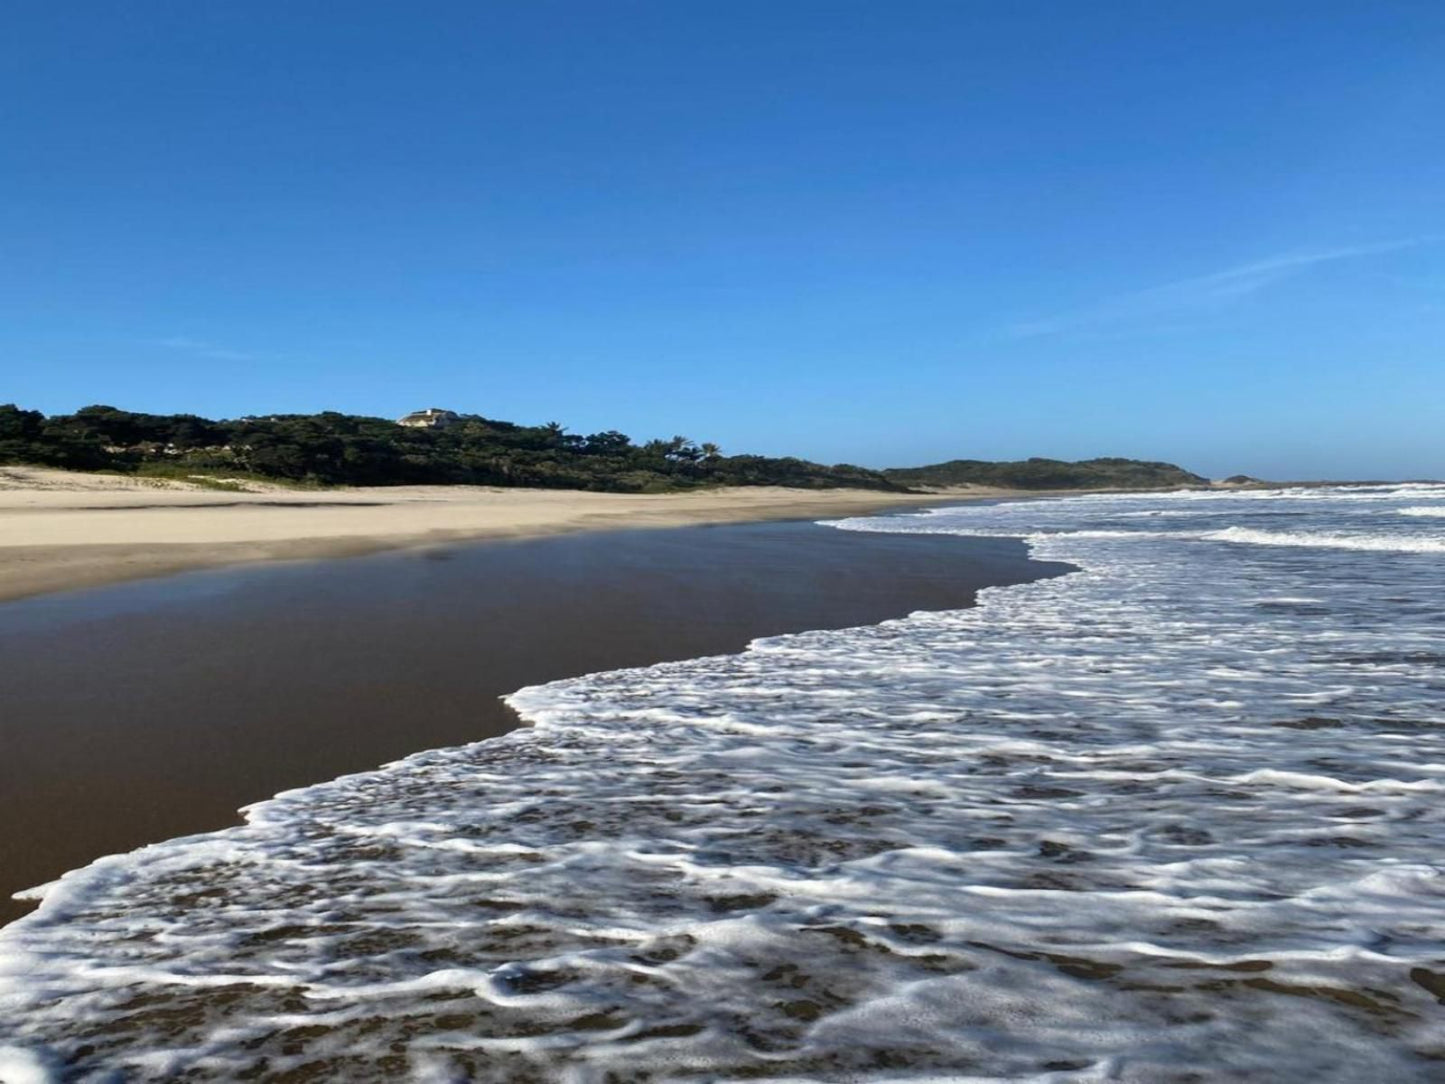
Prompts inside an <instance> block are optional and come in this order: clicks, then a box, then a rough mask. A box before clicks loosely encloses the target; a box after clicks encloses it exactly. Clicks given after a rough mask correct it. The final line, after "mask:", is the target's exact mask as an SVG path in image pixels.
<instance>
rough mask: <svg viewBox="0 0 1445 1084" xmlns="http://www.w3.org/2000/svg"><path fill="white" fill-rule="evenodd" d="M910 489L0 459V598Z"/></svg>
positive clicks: (781, 514) (710, 517)
mask: <svg viewBox="0 0 1445 1084" xmlns="http://www.w3.org/2000/svg"><path fill="white" fill-rule="evenodd" d="M1005 492H1006V491H1002V490H987V489H981V488H976V489H965V490H958V491H954V492H950V493H949V494H947V495H931V496H929V497H920V496H917V495H908V494H889V493H873V492H868V491H866V490H798V489H783V488H777V487H750V488H731V489H715V490H707V491H704V492H691V493H669V494H618V493H583V492H578V491H575V490H542V489H498V488H491V487H483V486H388V487H373V488H355V489H332V490H299V489H291V488H286V487H282V486H275V485H261V484H254V483H246V484H245V487H244V490H238V491H235V492H232V491H226V490H218V489H215V488H211V487H207V486H204V485H201V484H194V483H184V482H172V481H160V480H150V479H138V478H126V477H117V476H112V475H101V474H83V473H76V472H70V471H57V470H48V469H43V468H35V467H0V599H7V598H18V597H21V596H24V595H32V594H39V593H42V592H47V591H57V590H66V589H70V588H77V587H87V586H94V585H97V584H102V583H109V582H114V581H118V580H125V579H135V578H140V577H147V576H158V575H164V574H167V573H171V572H178V571H184V570H187V569H195V568H205V567H213V566H219V565H228V564H237V563H242V562H249V561H265V560H286V559H299V558H316V557H332V556H346V555H352V554H358V553H368V552H374V551H376V550H379V549H390V548H397V547H404V546H419V545H434V544H439V543H446V542H455V541H458V540H462V539H471V538H487V537H509V536H510V537H516V536H522V535H538V534H551V533H556V532H561V531H576V530H595V529H618V528H628V527H667V526H681V525H684V524H703V523H728V522H737V521H743V520H768V519H790V518H799V517H809V516H829V515H847V514H854V513H859V512H865V511H869V510H873V509H881V508H888V507H897V506H900V505H910V504H914V505H916V504H922V503H928V502H930V501H939V500H944V499H955V500H956V499H958V498H959V497H983V496H994V495H1002V494H1004V493H1005Z"/></svg>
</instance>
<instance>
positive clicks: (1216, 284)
mask: <svg viewBox="0 0 1445 1084" xmlns="http://www.w3.org/2000/svg"><path fill="white" fill-rule="evenodd" d="M1442 240H1445V236H1442V235H1439V234H1433V235H1430V236H1426V237H1411V238H1408V239H1405V240H1397V241H1382V242H1378V243H1375V244H1369V245H1350V246H1344V247H1340V248H1327V249H1313V250H1307V251H1303V252H1293V253H1287V254H1283V255H1279V256H1272V257H1270V258H1269V259H1265V260H1256V261H1255V262H1253V263H1248V264H1243V265H1241V266H1239V267H1231V268H1227V269H1226V270H1224V271H1215V272H1212V273H1211V274H1208V275H1199V276H1196V277H1195V278H1188V279H1180V280H1179V281H1177V282H1169V283H1165V284H1164V285H1162V286H1152V287H1150V288H1148V289H1145V290H1136V291H1133V292H1131V293H1127V294H1121V295H1119V296H1118V297H1113V298H1109V299H1108V300H1105V301H1102V302H1100V303H1099V304H1097V305H1090V306H1087V307H1085V308H1082V309H1074V310H1072V311H1069V312H1064V313H1060V314H1058V315H1056V316H1051V317H1046V318H1044V319H1042V320H1031V321H1028V322H1026V323H1022V324H1015V325H1013V326H1012V327H1011V328H1009V329H1008V336H1009V337H1010V338H1014V339H1033V338H1039V337H1041V336H1045V335H1062V334H1069V333H1074V332H1093V331H1099V330H1106V329H1113V330H1118V329H1120V328H1122V327H1124V326H1126V325H1129V324H1133V323H1139V322H1146V321H1151V320H1159V319H1166V318H1177V317H1179V316H1180V315H1182V314H1186V313H1188V312H1191V311H1198V310H1207V309H1211V308H1218V307H1221V306H1224V305H1229V304H1231V303H1233V302H1235V301H1239V300H1241V299H1242V298H1246V297H1249V296H1250V295H1251V294H1256V293H1258V292H1259V291H1261V290H1263V289H1266V288H1267V287H1270V286H1273V285H1275V284H1276V283H1278V282H1282V281H1283V280H1285V279H1288V278H1292V277H1294V276H1296V275H1299V274H1302V273H1303V272H1306V271H1309V270H1310V269H1312V268H1315V267H1318V266H1320V265H1321V264H1327V263H1335V262H1338V261H1341V260H1353V259H1359V258H1361V257H1366V256H1376V255H1380V254H1382V253H1387V252H1399V251H1401V250H1402V249H1409V248H1419V247H1420V246H1422V245H1431V244H1438V243H1439V242H1441V241H1442Z"/></svg>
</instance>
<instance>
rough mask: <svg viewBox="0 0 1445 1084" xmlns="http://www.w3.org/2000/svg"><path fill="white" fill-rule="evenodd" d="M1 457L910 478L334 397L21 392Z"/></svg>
mask: <svg viewBox="0 0 1445 1084" xmlns="http://www.w3.org/2000/svg"><path fill="white" fill-rule="evenodd" d="M0 463H30V464H38V465H43V466H52V467H63V468H67V469H71V470H101V471H117V472H121V473H125V474H131V475H141V476H149V477H157V478H176V479H182V480H187V481H192V482H201V483H202V484H208V485H210V486H211V487H213V488H220V489H235V488H239V484H240V483H241V482H243V481H245V480H265V481H271V482H278V481H279V482H284V483H290V484H301V485H412V484H418V485H420V484H429V485H452V484H468V485H496V486H544V487H550V488H556V489H592V490H610V491H616V492H630V493H643V492H664V491H667V490H675V489H686V488H692V487H697V486H712V485H778V486H797V487H804V488H814V489H818V488H833V487H839V486H851V487H857V488H863V489H879V490H904V489H905V488H906V487H905V486H903V485H902V484H900V483H899V482H896V481H892V480H889V479H888V478H885V477H884V476H883V474H881V473H880V472H878V471H871V470H865V469H864V468H862V467H854V466H849V465H847V464H840V465H837V466H831V467H829V466H823V465H821V464H818V463H810V462H808V461H806V460H802V459H792V458H782V459H775V458H769V457H765V456H757V455H733V456H725V455H723V454H722V453H721V451H720V450H719V449H718V447H717V445H715V444H698V443H695V442H693V441H691V440H689V439H687V438H686V437H673V438H672V439H671V440H650V441H648V442H646V443H645V444H634V443H633V442H632V440H631V439H630V438H629V437H627V436H626V435H625V434H623V433H618V432H616V431H608V432H603V433H593V434H591V435H590V436H579V435H575V434H572V433H568V432H567V431H566V430H565V429H564V428H563V427H562V426H560V425H558V424H557V423H555V422H552V423H549V424H547V425H539V426H523V425H514V424H512V423H511V422H503V421H494V420H491V419H488V418H481V417H476V416H468V415H461V416H449V417H448V419H447V424H445V425H441V426H438V427H435V428H420V427H418V428H412V427H408V426H402V425H398V424H397V423H396V422H392V421H388V420H386V419H384V418H366V417H357V416H355V415H349V414H337V413H334V412H330V411H328V412H326V413H323V414H283V415H272V416H269V417H264V418H239V419H236V420H234V421H211V420H210V419H207V418H200V417H197V416H195V415H193V414H138V413H134V412H131V411H126V410H117V409H116V408H115V407H110V406H89V407H85V408H84V409H82V410H78V411H76V412H75V413H74V414H57V415H52V416H50V417H46V416H45V415H44V414H42V413H40V412H39V411H36V410H21V409H20V408H19V407H16V406H14V405H13V404H12V405H8V406H0ZM198 476H199V477H198ZM203 479H208V481H203Z"/></svg>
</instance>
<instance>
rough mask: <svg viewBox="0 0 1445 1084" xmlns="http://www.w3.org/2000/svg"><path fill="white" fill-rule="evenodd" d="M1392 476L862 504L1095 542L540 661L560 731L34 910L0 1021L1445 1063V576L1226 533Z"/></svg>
mask: <svg viewBox="0 0 1445 1084" xmlns="http://www.w3.org/2000/svg"><path fill="white" fill-rule="evenodd" d="M1399 488H1400V487H1395V491H1394V495H1393V496H1392V497H1389V498H1388V499H1393V500H1395V501H1397V502H1398V501H1399V500H1400V493H1399ZM1378 492H1379V487H1371V488H1370V489H1368V490H1361V491H1359V492H1358V493H1353V494H1352V493H1348V492H1346V493H1343V494H1341V493H1339V492H1338V491H1335V490H1331V491H1329V493H1328V494H1327V495H1326V496H1324V497H1320V496H1309V497H1301V496H1299V495H1297V494H1290V495H1286V496H1282V497H1280V498H1279V499H1277V500H1269V499H1261V498H1259V497H1255V496H1249V497H1240V498H1236V499H1233V500H1224V499H1218V498H1216V497H1215V496H1214V495H1210V497H1209V499H1210V500H1215V501H1217V503H1215V504H1213V505H1211V508H1213V509H1216V511H1215V512H1213V513H1211V521H1210V522H1207V523H1203V524H1197V523H1195V524H1192V525H1191V528H1190V529H1188V530H1178V531H1175V530H1173V529H1172V528H1171V526H1170V523H1169V519H1168V515H1167V514H1165V515H1163V516H1160V517H1155V516H1152V515H1150V516H1133V515H1124V514H1123V513H1132V512H1140V511H1150V512H1152V511H1156V510H1166V512H1167V509H1169V508H1174V507H1180V506H1182V505H1183V504H1184V500H1183V499H1182V498H1179V497H1177V496H1175V495H1168V496H1166V497H1117V496H1115V497H1092V496H1091V497H1081V498H1070V499H1066V500H1060V501H1050V502H1027V503H1026V502H1018V503H1012V504H1000V505H994V506H971V507H966V508H961V509H953V510H944V511H935V512H932V513H926V514H919V515H913V516H893V517H884V518H874V519H858V520H850V521H845V522H843V523H841V524H840V526H844V527H846V528H848V529H853V530H863V531H905V532H908V531H919V530H924V531H928V532H932V533H953V534H973V533H979V532H980V531H992V532H1000V533H1008V532H1013V533H1016V534H1019V535H1025V536H1028V537H1030V538H1031V539H1032V540H1033V544H1034V547H1035V549H1036V550H1037V552H1038V554H1039V555H1040V556H1043V557H1047V558H1050V559H1057V560H1066V561H1071V562H1073V563H1075V564H1076V565H1078V566H1080V567H1081V568H1082V571H1081V572H1078V573H1075V574H1073V575H1069V576H1066V577H1063V578H1058V579H1052V580H1047V581H1039V582H1035V583H1031V584H1027V585H1022V586H1018V587H1010V588H1004V589H991V590H989V591H986V592H984V593H983V595H982V598H981V604H980V606H979V607H977V608H976V609H973V610H967V611H957V612H948V613H925V614H916V615H913V616H912V617H909V618H907V619H906V620H901V621H892V622H887V623H884V624H882V625H878V626H873V627H868V628H860V629H851V630H843V631H838V632H816V633H807V634H803V635H799V636H788V637H778V638H774V639H769V640H761V641H758V642H756V643H754V644H753V645H751V647H750V648H749V650H748V651H747V652H745V653H743V654H740V655H734V656H722V657H716V658H709V659H698V660H692V661H689V662H681V663H669V664H664V665H661V666H655V667H649V668H645V669H638V670H627V671H618V672H613V673H607V674H596V675H591V676H588V677H584V678H579V679H576V680H572V681H565V682H557V683H554V684H551V685H546V686H541V687H536V688H531V689H526V690H522V691H521V692H519V693H517V694H515V695H514V696H513V697H512V698H511V702H512V704H513V706H514V707H516V708H517V709H518V710H519V711H521V712H522V713H523V714H524V715H525V716H527V717H528V718H529V719H530V720H531V721H532V722H533V723H534V726H533V727H532V728H530V729H528V730H524V731H519V732H516V733H513V734H511V735H508V736H506V737H505V738H502V739H500V740H496V741H488V742H484V743H481V744H478V745H473V746H466V747H462V748H458V749H447V750H436V751H432V752H427V753H421V754H418V755H416V756H414V757H411V758H408V759H407V760H405V761H401V762H398V763H397V764H393V765H389V766H387V767H385V768H383V769H380V770H379V771H376V772H372V773H366V774H363V775H358V776H350V777H346V778H343V779H339V780H335V781H333V782H331V783H326V784H322V785H320V786H316V787H310V788H305V789H302V790H297V791H291V792H288V793H286V794H283V795H279V796H277V797H276V798H273V799H271V800H270V801H268V802H264V803H261V804H259V805H257V806H255V807H253V808H252V809H251V810H250V811H249V814H248V823H247V825H246V826H245V827H242V828H237V829H233V830H230V831H227V832H220V833H213V834H211V835H206V836H197V837H191V838H189V839H184V840H175V841H171V842H169V843H165V844H161V845H158V846H154V847H150V848H146V849H144V850H141V851H138V852H135V853H134V854H131V855H126V856H120V857H117V858H112V859H107V860H104V861H102V862H99V863H96V864H94V865H92V866H91V867H88V868H87V869H85V870H81V871H77V872H75V873H72V874H70V875H68V876H67V877H66V878H64V879H62V880H61V881H60V882H58V883H57V884H56V885H55V886H53V887H51V888H50V890H49V891H48V892H47V893H46V895H45V899H44V903H43V905H42V908H41V910H40V911H39V912H38V913H37V914H36V915H34V916H32V917H30V918H28V919H25V920H22V921H21V922H19V923H16V924H14V925H12V926H11V927H8V928H7V929H6V930H4V931H0V1044H3V1043H9V1044H10V1046H11V1048H12V1049H11V1051H10V1053H9V1054H8V1055H7V1056H10V1057H12V1058H14V1059H17V1060H16V1062H15V1063H16V1064H21V1065H26V1066H40V1067H44V1066H47V1065H64V1066H66V1069H65V1078H66V1079H68V1080H80V1081H101V1080H107V1081H109V1080H112V1079H117V1078H121V1079H124V1078H125V1077H126V1076H127V1075H129V1076H130V1077H132V1078H137V1079H161V1078H165V1077H168V1076H177V1077H178V1076H181V1075H183V1074H185V1075H187V1078H188V1079H226V1080H229V1079H235V1078H237V1077H239V1076H241V1075H242V1074H243V1073H246V1072H252V1071H256V1070H257V1067H258V1065H260V1064H261V1059H263V1058H264V1059H265V1066H264V1071H265V1072H266V1073H269V1074H272V1075H276V1076H279V1075H281V1074H283V1073H296V1074H298V1075H301V1074H305V1073H308V1072H309V1073H312V1074H313V1075H317V1074H319V1075H321V1076H323V1077H326V1078H329V1079H347V1080H371V1079H387V1078H396V1077H410V1078H413V1079H420V1080H429V1079H435V1080H454V1079H458V1078H465V1079H477V1080H495V1081H513V1080H573V1081H599V1082H600V1081H604V1080H608V1079H626V1080H644V1079H655V1080H697V1081H701V1080H730V1079H741V1078H756V1077H757V1076H759V1075H765V1076H769V1077H775V1078H779V1079H795V1080H809V1081H814V1080H845V1079H847V1080H855V1079H867V1080H910V1081H911V1080H926V1079H935V1080H953V1081H957V1080H999V1079H1007V1080H1039V1081H1044V1080H1051V1081H1064V1080H1067V1081H1080V1080H1093V1079H1097V1080H1104V1079H1108V1080H1117V1081H1125V1082H1138V1084H1146V1082H1147V1084H1157V1082H1181V1084H1182V1082H1183V1081H1209V1082H1215V1081H1218V1082H1236V1081H1270V1082H1276V1081H1311V1082H1314V1081H1339V1082H1359V1081H1377V1080H1378V1081H1386V1080H1388V1081H1391V1082H1392V1084H1394V1082H1412V1081H1436V1080H1439V1079H1440V1072H1439V1066H1440V1064H1441V1062H1440V1061H1439V1060H1438V1059H1439V1057H1440V1055H1441V1054H1442V1053H1445V1023H1442V1018H1441V1015H1440V1009H1439V1006H1438V1003H1437V997H1441V996H1445V962H1442V961H1445V868H1442V866H1445V863H1442V862H1441V860H1440V856H1441V855H1442V854H1445V803H1442V802H1441V792H1442V785H1445V784H1442V780H1445V729H1442V723H1445V708H1442V704H1445V676H1442V674H1445V644H1442V627H1441V625H1440V623H1439V619H1438V606H1437V600H1438V598H1439V597H1440V592H1441V588H1442V581H1441V573H1440V565H1439V563H1438V562H1433V561H1421V560H1420V559H1419V558H1418V556H1416V555H1414V553H1413V552H1408V551H1399V550H1383V549H1382V550H1378V551H1374V552H1371V553H1370V554H1369V555H1368V557H1357V556H1354V555H1353V551H1351V550H1348V549H1342V550H1336V549H1322V548H1319V547H1315V546H1308V547H1294V546H1290V547H1285V546H1276V545H1268V544H1266V545H1239V544H1223V543H1221V542H1220V541H1218V540H1214V539H1212V538H1210V537H1208V536H1209V535H1212V534H1218V533H1227V532H1228V531H1229V530H1231V529H1234V528H1240V529H1247V530H1254V531H1275V530H1277V528H1275V527H1271V526H1268V525H1269V524H1273V523H1279V522H1288V523H1290V524H1291V526H1290V531H1292V532H1295V533H1304V534H1310V535H1315V536H1321V535H1323V536H1354V535H1356V534H1360V533H1362V532H1365V533H1370V532H1379V531H1380V530H1381V528H1380V526H1379V522H1378V520H1379V518H1380V517H1378V516H1374V519H1373V520H1372V521H1371V522H1370V523H1369V524H1368V528H1367V526H1366V522H1365V519H1364V518H1363V517H1364V516H1365V515H1367V514H1368V515H1371V516H1373V515H1374V514H1373V513H1372V512H1369V511H1368V510H1369V509H1371V508H1372V507H1373V503H1372V502H1373V501H1374V499H1375V497H1376V496H1377V495H1378ZM1301 508H1308V509H1309V511H1308V512H1307V513H1306V514H1304V515H1301V513H1300V512H1299V509H1301ZM1355 509H1362V510H1363V511H1355ZM1197 518H1198V517H1193V519H1196V520H1197ZM1129 523H1135V524H1139V525H1141V526H1144V527H1145V528H1146V529H1145V530H1144V531H1139V532H1136V531H1132V530H1129V529H1127V527H1125V526H1121V525H1127V524H1129ZM1342 562H1343V563H1342ZM22 1052H23V1053H22ZM19 1059H29V1060H26V1061H22V1060H19ZM0 1064H4V1063H0ZM17 1072H18V1071H17ZM609 1074H611V1076H609ZM0 1079H4V1078H3V1077H0ZM7 1084H8V1082H7Z"/></svg>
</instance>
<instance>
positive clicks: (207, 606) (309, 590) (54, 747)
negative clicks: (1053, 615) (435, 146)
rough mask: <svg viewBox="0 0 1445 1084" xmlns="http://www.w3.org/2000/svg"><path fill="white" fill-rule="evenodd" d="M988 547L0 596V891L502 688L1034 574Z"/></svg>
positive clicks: (469, 552) (12, 905) (512, 562)
mask: <svg viewBox="0 0 1445 1084" xmlns="http://www.w3.org/2000/svg"><path fill="white" fill-rule="evenodd" d="M1065 568H1066V566H1060V565H1056V564H1042V563H1039V562H1032V561H1029V560H1028V559H1027V556H1026V552H1025V548H1024V546H1023V544H1022V543H1019V542H1014V541H1011V540H1007V539H959V538H953V537H941V538H934V537H928V536H923V535H866V534H857V533H851V532H840V531H835V530H832V529H830V528H825V527H818V526H816V525H814V524H812V523H809V522H790V523H766V524H741V525H727V526H719V527H687V528H675V529H670V530H643V531H609V532H601V533H587V534H576V535H562V536H554V537H549V538H538V539H530V540H521V541H492V542H485V543H469V544H466V545H457V546H453V547H450V548H444V549H431V550H424V551H416V550H412V551H400V552H390V553H382V554H375V555H371V556H366V557H358V558H354V559H351V560H347V561H335V562H321V563H308V564H295V565H264V566H253V567H247V568H239V569H229V570H221V571H208V572H200V573H191V574H187V575H182V576H177V577H173V578H170V579H166V580H157V581H147V582H137V583H129V584H122V585H117V586H112V587H107V588H103V589H96V590H90V591H76V592H69V593H65V594H59V595H51V596H43V597H37V598H31V599H26V600H21V601H16V602H9V603H5V604H3V605H0V675H3V680H4V682H5V697H4V705H3V710H0V825H3V830H0V920H4V921H8V920H9V919H12V918H14V917H17V916H18V915H19V914H21V913H23V912H24V911H26V910H28V908H29V905H28V904H23V903H17V902H12V901H10V899H9V896H10V894H11V893H13V892H15V891H18V890H20V889H23V888H27V887H31V886H34V885H37V884H40V883H43V882H45V881H48V880H51V879H53V878H54V877H56V876H58V875H59V874H61V873H63V872H64V871H66V870H68V869H72V868H75V867H77V866H80V865H83V864H85V863H86V862H88V861H90V860H91V859H93V858H96V857H98V856H100V855H102V854H107V853H113V852H116V851H121V850H128V849H131V848H133V847H136V846H139V845H142V844H144V843H147V842H151V841H155V840H160V839H165V838H170V837H173V836H177V835H183V834H188V833H192V832H199V831H206V830H210V829H214V828H218V827H223V826H225V825H227V824H232V823H235V822H236V820H237V817H236V813H235V810H236V809H237V808H238V807H239V806H242V805H244V804H246V803H248V802H252V801H256V800H259V799H262V798H265V797H268V796H270V795H271V794H273V793H275V792H277V791H279V790H284V789H287V788H290V787H295V786H302V785H305V784H309V783H314V782H319V781H321V780H325V779H329V778H332V777H334V776H336V775H340V774H344V773H346V772H351V771H357V770H363V769H366V768H370V767H373V766H375V765H377V764H379V763H382V762H385V761H387V760H392V759H396V758H398V757H401V756H404V755H406V754H408V753H412V752H416V751H418V750H422V749H427V748H434V747H438V746H445V745H453V744H458V743H462V742H467V741H473V740H477V739H480V738H485V737H488V736H490V735H495V734H499V733H502V732H504V731H506V730H508V729H510V728H511V727H513V726H514V725H516V724H515V719H514V718H513V717H512V716H511V715H510V713H509V712H508V711H507V710H506V709H505V708H504V707H503V706H502V705H501V704H500V703H499V701H498V697H500V696H502V695H503V694H506V693H509V692H512V691H514V690H515V689H517V688H519V687H521V686H524V685H529V684H535V683H538V682H544V681H549V680H554V679H557V678H562V677H568V676H573V675H577V674H582V673H588V672H592V671H598V670H610V669H617V668H621V667H627V666H640V665H646V664H649V663H653V662H659V661H663V660H668V659H682V658H691V657H696V656H700V655H708V654H718V653H723V652H731V651H737V650H739V649H741V648H742V647H743V646H744V645H745V644H746V643H747V642H748V641H749V640H751V639H753V638H755V637H758V636H766V635H775V634H779V633H785V632H793V631H800V630H803V629H811V628H829V627H846V626H850V625H859V624H870V623H875V622H877V621H880V620H884V619H886V618H890V617H899V616H903V615H904V614H907V613H909V612H911V611H914V610H919V609H952V608H957V607H962V606H967V605H970V604H971V603H972V602H973V599H974V595H975V593H976V591H977V590H978V589H979V588H981V587H983V586H987V585H991V584H1003V583H1017V582H1022V581H1025V580H1030V579H1034V578H1037V577H1038V576H1040V575H1045V574H1056V573H1058V572H1061V571H1064V570H1065Z"/></svg>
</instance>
